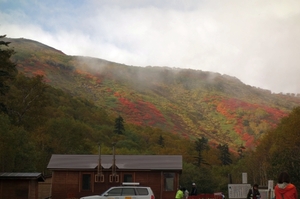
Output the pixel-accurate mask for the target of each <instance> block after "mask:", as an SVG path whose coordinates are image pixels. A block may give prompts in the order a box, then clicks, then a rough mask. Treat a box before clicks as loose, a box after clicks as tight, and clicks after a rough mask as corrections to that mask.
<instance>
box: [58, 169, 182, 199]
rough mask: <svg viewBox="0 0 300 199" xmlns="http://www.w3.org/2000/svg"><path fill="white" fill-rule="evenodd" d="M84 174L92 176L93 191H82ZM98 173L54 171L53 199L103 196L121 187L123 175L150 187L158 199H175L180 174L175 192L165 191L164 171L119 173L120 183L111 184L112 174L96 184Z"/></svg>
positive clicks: (176, 181) (107, 173) (177, 174)
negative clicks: (113, 188)
mask: <svg viewBox="0 0 300 199" xmlns="http://www.w3.org/2000/svg"><path fill="white" fill-rule="evenodd" d="M82 174H91V176H92V180H91V190H88V191H84V190H82V189H81V187H82V185H81V182H82V179H81V177H82ZM95 174H96V171H53V173H52V199H67V198H69V199H71V198H72V199H75V198H80V197H82V196H89V195H97V194H101V193H103V192H104V191H106V190H107V189H109V188H110V187H112V186H120V185H121V184H122V182H123V181H124V180H123V179H122V177H123V174H132V176H133V181H134V182H139V183H140V186H149V187H151V189H152V190H153V192H154V195H155V198H156V199H174V197H175V194H176V187H177V186H178V183H179V172H177V173H176V176H175V183H174V191H168V192H165V191H164V176H163V173H162V171H119V172H118V175H119V177H120V179H119V182H113V183H112V182H109V180H108V179H109V175H110V174H111V173H110V172H104V179H105V181H104V182H95V181H94V175H95Z"/></svg>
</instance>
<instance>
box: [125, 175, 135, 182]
mask: <svg viewBox="0 0 300 199" xmlns="http://www.w3.org/2000/svg"><path fill="white" fill-rule="evenodd" d="M123 182H133V178H132V174H124V176H123Z"/></svg>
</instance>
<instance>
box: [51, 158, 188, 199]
mask: <svg viewBox="0 0 300 199" xmlns="http://www.w3.org/2000/svg"><path fill="white" fill-rule="evenodd" d="M99 165H100V166H99ZM47 168H48V169H49V170H51V171H52V191H51V192H52V193H51V195H52V199H65V198H72V199H74V198H80V197H82V196H89V195H95V194H101V193H103V192H104V191H105V190H107V189H108V188H110V187H112V186H119V185H122V183H123V182H138V183H139V184H140V186H149V187H151V188H152V190H153V192H154V195H155V198H156V199H174V197H175V194H176V191H177V188H178V186H179V176H180V174H181V172H182V156H181V155H101V156H98V155H52V157H51V159H50V162H49V164H48V167H47Z"/></svg>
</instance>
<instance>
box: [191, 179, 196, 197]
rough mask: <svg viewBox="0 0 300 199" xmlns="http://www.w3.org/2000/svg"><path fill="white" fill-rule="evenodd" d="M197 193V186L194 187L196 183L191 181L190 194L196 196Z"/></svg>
mask: <svg viewBox="0 0 300 199" xmlns="http://www.w3.org/2000/svg"><path fill="white" fill-rule="evenodd" d="M197 194H198V193H197V187H196V183H194V182H193V184H192V190H191V196H196V195H197Z"/></svg>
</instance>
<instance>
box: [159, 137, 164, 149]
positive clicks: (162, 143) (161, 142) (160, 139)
mask: <svg viewBox="0 0 300 199" xmlns="http://www.w3.org/2000/svg"><path fill="white" fill-rule="evenodd" d="M158 144H159V145H160V146H161V147H164V146H165V139H164V138H163V136H162V135H160V136H159V138H158Z"/></svg>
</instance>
